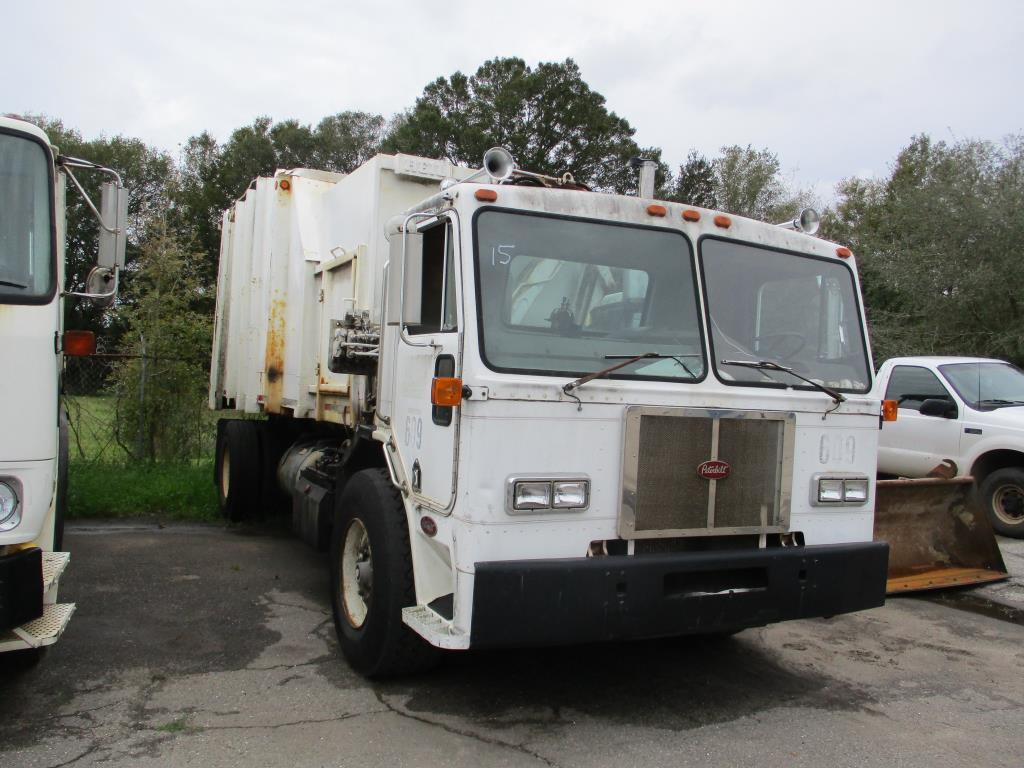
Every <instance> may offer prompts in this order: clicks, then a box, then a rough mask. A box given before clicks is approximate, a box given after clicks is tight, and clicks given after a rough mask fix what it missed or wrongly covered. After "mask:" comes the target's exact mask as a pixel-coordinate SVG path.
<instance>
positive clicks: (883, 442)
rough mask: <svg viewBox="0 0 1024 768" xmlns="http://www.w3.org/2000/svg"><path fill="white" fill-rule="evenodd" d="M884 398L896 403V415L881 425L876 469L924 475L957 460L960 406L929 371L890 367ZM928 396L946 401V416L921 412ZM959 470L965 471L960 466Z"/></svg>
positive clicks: (888, 472)
mask: <svg viewBox="0 0 1024 768" xmlns="http://www.w3.org/2000/svg"><path fill="white" fill-rule="evenodd" d="M885 399H886V400H896V401H897V402H898V403H899V416H898V418H897V419H896V421H894V422H887V423H885V424H884V425H883V427H882V434H881V436H880V437H879V441H878V442H879V446H878V471H879V472H882V473H885V474H890V475H903V476H905V477H924V476H925V475H927V474H928V472H930V471H931V470H932V469H933V468H934V467H935V466H936V465H937V464H939V463H940V462H941V461H943V460H944V459H951V460H953V461H956V460H957V459H958V457H959V455H960V433H961V430H960V416H961V411H962V410H963V405H962V404H961V403H959V402H957V400H956V399H955V398H954V397H953V395H952V393H951V392H950V391H949V389H948V388H947V387H946V386H945V385H944V384H943V383H942V382H941V381H940V380H939V377H938V376H936V375H935V373H934V372H933V371H931V370H929V369H928V368H923V367H921V366H916V365H897V366H894V367H893V369H892V372H891V373H890V376H889V383H888V385H887V386H886V389H885ZM930 399H939V400H945V401H947V402H949V403H950V404H951V405H952V408H951V409H950V416H948V417H947V416H924V415H922V414H921V412H920V411H921V404H922V403H923V402H924V401H925V400H930ZM954 408H955V415H952V414H953V413H954V411H953V409H954ZM959 470H960V473H963V472H964V471H965V469H964V468H963V467H959Z"/></svg>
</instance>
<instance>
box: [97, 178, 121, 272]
mask: <svg viewBox="0 0 1024 768" xmlns="http://www.w3.org/2000/svg"><path fill="white" fill-rule="evenodd" d="M100 219H101V221H100V252H99V258H98V259H97V264H98V265H99V266H100V267H106V268H107V269H114V268H117V269H123V268H124V250H125V245H126V244H127V242H128V232H127V228H128V190H127V189H125V188H124V187H123V186H121V185H119V184H118V183H117V182H114V181H107V182H104V183H103V187H102V191H101V194H100Z"/></svg>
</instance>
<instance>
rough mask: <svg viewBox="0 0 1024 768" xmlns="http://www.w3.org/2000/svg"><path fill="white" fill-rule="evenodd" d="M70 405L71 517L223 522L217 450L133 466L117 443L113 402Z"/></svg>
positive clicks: (87, 400)
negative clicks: (216, 484)
mask: <svg viewBox="0 0 1024 768" xmlns="http://www.w3.org/2000/svg"><path fill="white" fill-rule="evenodd" d="M65 403H66V404H67V407H68V415H69V417H70V421H71V430H70V434H69V439H70V454H71V456H70V458H71V460H70V462H69V464H68V517H69V518H72V519H75V518H79V519H81V518H100V517H117V518H128V517H158V518H161V519H168V520H218V519H220V513H219V511H218V509H217V491H216V489H215V488H214V485H213V450H212V448H211V450H210V457H209V458H206V459H202V460H199V461H183V462H176V463H171V462H162V463H156V464H152V463H148V462H137V461H133V460H131V459H130V458H129V457H128V454H127V453H126V452H125V451H124V449H123V448H121V447H120V446H119V445H118V444H117V442H116V440H115V439H114V430H113V425H114V417H115V407H116V406H115V400H114V398H113V397H105V396H75V397H67V398H65ZM210 418H211V420H216V418H217V415H216V414H213V413H211V414H210Z"/></svg>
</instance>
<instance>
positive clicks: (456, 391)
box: [430, 376, 462, 406]
mask: <svg viewBox="0 0 1024 768" xmlns="http://www.w3.org/2000/svg"><path fill="white" fill-rule="evenodd" d="M430 402H431V404H432V405H445V406H452V405H458V404H459V403H461V402H462V379H457V378H454V377H451V376H438V377H437V378H435V379H434V380H433V381H432V382H431V383H430Z"/></svg>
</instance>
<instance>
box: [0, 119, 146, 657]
mask: <svg viewBox="0 0 1024 768" xmlns="http://www.w3.org/2000/svg"><path fill="white" fill-rule="evenodd" d="M78 169H89V170H95V171H99V172H101V173H103V174H104V175H106V176H108V177H109V178H110V179H111V180H110V181H107V182H104V184H103V187H102V198H101V203H100V209H99V210H97V208H96V206H95V205H94V204H93V202H92V201H91V200H90V199H89V197H88V195H87V194H86V193H85V190H84V189H83V188H82V185H81V184H80V183H79V181H78V179H77V178H76V177H75V173H74V171H75V170H78ZM68 182H70V183H71V184H72V185H73V186H74V187H76V188H77V189H78V191H79V193H80V194H82V196H83V197H84V199H85V202H86V204H87V205H88V206H89V208H90V209H91V210H92V211H93V213H94V215H95V216H96V218H97V219H99V222H100V247H99V257H98V261H97V266H96V267H95V268H94V269H93V270H92V271H91V272H90V274H89V278H88V280H87V285H86V292H85V293H68V292H65V291H64V290H63V285H64V272H65V264H64V236H65V203H64V192H65V188H66V185H67V184H68ZM127 210H128V196H127V193H126V191H125V189H124V186H123V184H122V183H121V178H120V176H118V174H117V173H116V172H115V171H113V170H111V169H109V168H104V167H102V166H99V165H96V164H95V163H91V162H88V161H86V160H79V159H77V158H71V157H67V156H62V155H61V154H60V153H59V151H58V149H57V148H56V147H54V146H52V145H51V144H50V140H49V138H48V137H47V135H46V134H45V133H44V132H43V131H42V130H40V129H39V128H37V127H36V126H35V125H32V124H31V123H28V122H25V121H24V120H20V119H17V118H14V117H12V116H8V117H4V116H0V352H2V356H3V359H4V360H5V361H7V363H8V366H7V370H6V373H7V375H5V376H3V377H2V378H0V425H2V426H0V652H5V651H16V650H31V649H39V648H43V647H45V646H48V645H52V644H53V643H55V642H56V641H57V639H58V638H59V637H60V635H61V633H62V632H63V631H64V628H65V627H66V626H67V623H68V620H69V619H70V618H71V614H72V613H73V612H74V609H75V606H74V604H73V603H58V602H57V587H58V583H59V581H60V576H61V574H62V572H63V571H64V569H65V567H66V566H67V564H68V560H69V554H68V553H67V552H62V551H60V550H61V542H62V538H63V531H64V513H65V506H66V502H67V471H68V422H67V414H66V412H65V410H64V408H63V407H62V405H61V401H60V392H61V374H62V371H63V368H64V356H65V355H75V354H78V355H81V354H90V353H91V352H92V351H93V350H94V349H95V336H94V335H93V334H91V333H90V332H87V331H64V330H63V319H64V299H65V298H66V297H68V296H78V297H81V298H84V299H87V300H91V301H96V302H101V303H104V304H107V305H109V304H110V303H112V302H113V300H114V297H115V296H116V293H117V284H118V275H119V273H120V271H121V269H122V267H123V265H124V252H125V222H126V219H127Z"/></svg>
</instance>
